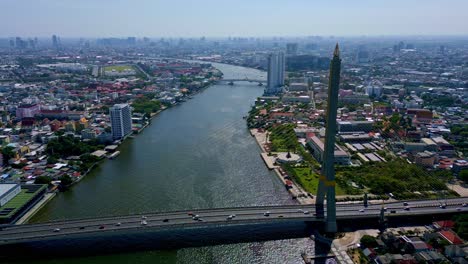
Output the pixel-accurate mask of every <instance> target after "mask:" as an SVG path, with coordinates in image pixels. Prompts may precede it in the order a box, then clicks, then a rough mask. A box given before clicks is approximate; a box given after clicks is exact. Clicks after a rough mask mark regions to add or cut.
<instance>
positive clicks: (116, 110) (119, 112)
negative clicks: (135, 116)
mask: <svg viewBox="0 0 468 264" xmlns="http://www.w3.org/2000/svg"><path fill="white" fill-rule="evenodd" d="M109 112H110V119H111V129H112V138H113V139H114V140H118V139H123V138H125V137H126V136H128V135H129V134H130V133H131V132H132V112H131V110H130V106H129V105H128V104H116V105H114V106H113V107H111V108H110V109H109Z"/></svg>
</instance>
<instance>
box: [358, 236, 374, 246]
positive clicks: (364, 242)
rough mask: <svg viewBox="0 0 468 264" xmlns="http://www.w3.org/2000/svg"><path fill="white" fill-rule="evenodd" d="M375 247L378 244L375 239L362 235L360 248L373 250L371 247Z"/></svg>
mask: <svg viewBox="0 0 468 264" xmlns="http://www.w3.org/2000/svg"><path fill="white" fill-rule="evenodd" d="M377 245H378V244H377V240H376V239H375V237H373V236H369V235H364V236H363V237H361V247H363V248H369V247H370V248H373V247H376V246H377Z"/></svg>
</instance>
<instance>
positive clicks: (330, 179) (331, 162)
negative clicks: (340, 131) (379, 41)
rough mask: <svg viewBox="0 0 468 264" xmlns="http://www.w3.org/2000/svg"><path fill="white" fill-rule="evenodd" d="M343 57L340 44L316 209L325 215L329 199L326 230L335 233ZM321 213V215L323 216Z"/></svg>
mask: <svg viewBox="0 0 468 264" xmlns="http://www.w3.org/2000/svg"><path fill="white" fill-rule="evenodd" d="M340 71H341V59H340V50H339V47H338V44H336V47H335V51H334V52H333V59H332V60H331V63H330V79H329V82H328V100H327V101H328V104H327V116H326V122H327V123H326V132H325V144H324V145H325V149H324V153H323V157H322V160H323V165H322V175H321V176H320V181H319V186H318V191H317V200H316V210H317V215H319V211H320V210H321V213H322V215H323V208H324V200H325V198H326V199H327V204H326V205H327V212H326V219H325V230H326V231H327V232H329V233H335V232H336V231H337V230H338V229H337V225H336V200H335V195H336V193H335V185H336V182H335V136H336V116H337V107H338V90H339V87H340ZM322 215H321V216H322Z"/></svg>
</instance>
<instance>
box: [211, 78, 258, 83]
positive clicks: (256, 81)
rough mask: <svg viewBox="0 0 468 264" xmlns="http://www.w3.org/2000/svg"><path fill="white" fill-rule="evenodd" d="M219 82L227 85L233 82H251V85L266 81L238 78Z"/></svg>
mask: <svg viewBox="0 0 468 264" xmlns="http://www.w3.org/2000/svg"><path fill="white" fill-rule="evenodd" d="M219 82H228V83H235V82H251V83H259V84H260V83H261V84H264V83H266V82H267V80H264V79H249V78H238V79H220V80H219Z"/></svg>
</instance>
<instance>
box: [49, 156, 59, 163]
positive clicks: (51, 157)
mask: <svg viewBox="0 0 468 264" xmlns="http://www.w3.org/2000/svg"><path fill="white" fill-rule="evenodd" d="M57 162H58V160H57V158H56V157H54V156H49V157H48V158H47V164H55V163H57Z"/></svg>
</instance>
